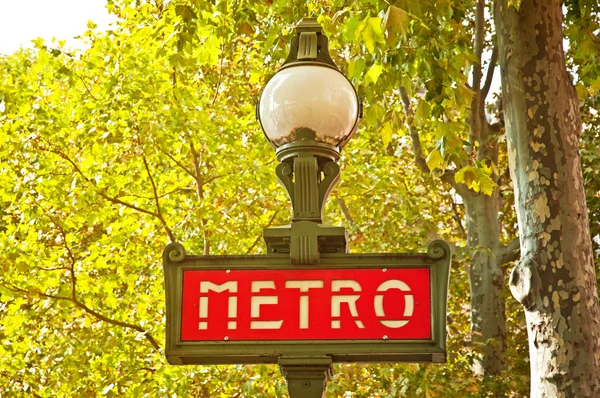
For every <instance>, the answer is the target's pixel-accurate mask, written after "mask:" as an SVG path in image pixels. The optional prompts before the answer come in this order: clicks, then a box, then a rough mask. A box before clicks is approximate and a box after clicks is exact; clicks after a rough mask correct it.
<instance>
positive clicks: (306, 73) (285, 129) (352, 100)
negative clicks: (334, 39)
mask: <svg viewBox="0 0 600 398" xmlns="http://www.w3.org/2000/svg"><path fill="white" fill-rule="evenodd" d="M259 119H260V123H261V126H262V128H263V130H264V132H265V134H266V136H267V137H268V138H269V139H270V140H271V142H273V144H275V146H277V147H279V146H281V145H284V144H288V143H290V142H293V141H294V140H295V138H296V132H297V131H298V130H299V129H301V128H309V129H311V130H312V131H314V132H315V135H316V140H317V141H319V142H323V143H326V144H330V145H333V146H340V144H341V145H343V144H345V142H346V141H347V139H348V138H349V137H350V135H351V134H353V133H354V131H355V130H356V127H357V124H358V119H359V99H358V95H357V94H356V91H355V90H354V87H353V86H352V84H351V83H350V82H349V81H348V79H346V77H345V76H344V75H343V74H342V73H341V72H339V71H338V70H336V69H334V68H330V67H326V66H319V65H294V66H290V67H287V68H284V69H282V70H280V71H279V72H278V73H277V74H275V76H273V77H272V78H271V80H269V82H268V83H267V85H266V86H265V88H264V90H263V92H262V95H261V97H260V104H259Z"/></svg>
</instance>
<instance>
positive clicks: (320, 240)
mask: <svg viewBox="0 0 600 398" xmlns="http://www.w3.org/2000/svg"><path fill="white" fill-rule="evenodd" d="M277 157H278V158H279V160H280V161H281V164H279V165H278V166H277V168H276V170H275V173H276V175H277V178H278V179H279V181H280V182H281V184H282V185H283V186H284V187H285V189H286V191H287V193H288V195H289V197H290V199H291V201H292V208H293V217H292V224H291V225H287V226H283V227H274V228H266V229H265V230H264V232H263V237H264V239H265V242H266V243H267V248H268V251H269V253H290V261H291V263H292V264H304V265H309V264H318V263H319V257H320V253H345V252H346V241H347V238H346V231H345V229H344V228H343V227H335V226H329V225H323V224H322V222H323V221H322V217H323V208H324V207H325V202H326V201H327V197H328V196H329V193H330V192H331V190H332V189H333V187H334V185H335V184H336V182H337V181H339V179H340V167H339V166H338V165H337V163H336V161H337V160H338V159H339V150H338V149H337V148H336V147H334V146H332V145H328V144H324V143H321V142H317V141H315V133H314V131H312V130H310V129H307V128H303V129H300V130H299V131H298V132H297V133H296V141H294V142H292V143H290V144H286V145H283V146H281V147H280V148H278V149H277Z"/></svg>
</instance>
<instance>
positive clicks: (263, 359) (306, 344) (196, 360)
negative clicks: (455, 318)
mask: <svg viewBox="0 0 600 398" xmlns="http://www.w3.org/2000/svg"><path fill="white" fill-rule="evenodd" d="M451 257H452V255H451V250H450V247H449V245H448V244H447V243H446V242H444V241H442V240H435V241H433V242H431V243H430V244H429V245H428V247H427V252H426V253H393V254H350V253H335V254H333V253H332V254H326V253H323V254H321V263H320V264H319V265H310V266H308V265H291V264H290V257H289V255H288V254H268V255H249V256H248V255H246V256H243V255H240V256H192V255H187V254H186V252H185V249H184V248H183V246H182V245H181V244H179V243H171V244H169V245H167V247H166V248H165V250H164V251H163V266H164V273H165V295H166V323H167V328H166V347H165V355H166V357H167V361H168V362H169V363H170V364H172V365H224V364H267V363H272V364H275V363H278V360H279V358H280V357H299V356H301V357H307V356H308V357H323V356H329V357H331V358H332V360H333V362H336V363H339V362H435V363H443V362H446V304H447V298H448V283H449V278H450V264H451ZM320 268H334V269H356V268H377V269H381V268H390V269H391V268H428V269H429V272H430V294H431V338H430V339H414V340H408V339H402V340H400V339H393V340H392V339H390V340H385V339H372V340H371V339H369V340H367V339H364V340H363V339H361V340H250V341H240V340H229V341H183V340H182V339H181V324H182V322H181V320H182V319H181V318H182V304H183V272H184V271H186V270H228V269H230V270H240V269H243V270H256V271H260V270H261V269H262V270H266V269H269V270H270V269H278V270H290V269H294V270H302V269H307V270H318V269H320Z"/></svg>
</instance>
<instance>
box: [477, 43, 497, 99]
mask: <svg viewBox="0 0 600 398" xmlns="http://www.w3.org/2000/svg"><path fill="white" fill-rule="evenodd" d="M497 63H498V47H497V46H494V49H493V50H492V56H491V57H490V63H489V65H488V69H487V73H486V76H485V82H484V83H483V88H482V89H481V98H482V99H483V101H484V102H485V99H486V98H487V96H488V94H489V92H490V87H491V86H492V80H493V79H494V71H495V70H496V64H497Z"/></svg>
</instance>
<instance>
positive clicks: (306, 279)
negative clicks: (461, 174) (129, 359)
mask: <svg viewBox="0 0 600 398" xmlns="http://www.w3.org/2000/svg"><path fill="white" fill-rule="evenodd" d="M256 111H257V115H258V118H259V120H260V124H261V126H262V129H263V131H264V133H265V136H266V137H267V139H268V140H269V141H270V142H271V144H272V145H273V147H274V148H275V152H276V155H277V158H278V160H279V161H280V164H279V165H278V166H277V169H276V174H277V177H278V178H279V181H280V182H281V183H282V184H283V186H284V187H285V189H286V190H287V192H288V194H289V196H290V198H291V201H292V207H293V217H292V222H291V224H290V225H285V226H280V227H273V228H266V229H265V230H264V233H263V235H264V239H265V241H266V243H267V248H268V252H269V254H268V255H250V256H248V255H246V256H235V255H234V256H194V255H187V254H186V252H185V250H184V248H183V246H182V245H181V244H179V243H171V244H169V245H168V246H167V247H166V248H165V251H164V253H163V264H164V269H165V291H166V293H165V294H166V303H167V311H166V321H167V333H166V348H165V355H166V357H167V360H168V361H169V363H171V364H178V365H185V364H190V365H191V364H205V365H206V364H259V363H278V364H279V366H280V368H281V371H282V373H283V375H284V376H285V378H286V380H287V384H288V391H289V394H290V397H291V398H323V397H324V396H325V389H326V385H327V382H328V380H329V379H330V378H331V376H332V370H333V369H332V364H333V363H334V362H336V363H339V362H397V361H404V362H444V361H445V360H446V323H445V320H446V301H447V292H448V278H449V272H450V261H451V252H450V247H449V246H448V244H446V243H445V242H443V241H434V242H432V243H431V244H430V245H429V246H428V248H427V253H385V254H378V253H371V254H352V253H347V244H346V231H345V229H344V228H343V227H336V226H330V225H324V224H323V219H322V218H323V207H324V205H325V202H326V200H327V196H328V195H329V193H330V192H331V190H332V188H333V186H334V185H335V183H336V182H337V181H338V180H339V178H340V168H339V166H338V164H337V161H338V160H339V158H340V151H341V150H342V149H343V148H344V146H345V145H346V143H347V142H348V141H349V140H350V138H351V137H352V134H353V133H354V132H355V131H356V129H357V125H358V120H359V119H360V117H361V103H360V99H359V97H358V95H357V93H356V90H355V89H354V87H353V86H352V84H351V83H350V81H348V79H347V78H346V77H345V76H344V75H343V74H342V73H341V72H340V71H339V69H338V68H337V67H336V66H335V64H334V62H333V61H332V59H331V57H330V56H329V52H328V42H327V37H325V36H324V35H323V31H322V29H321V26H320V25H319V24H318V23H317V22H316V20H315V19H313V18H307V19H304V20H303V21H302V22H300V23H299V25H298V27H297V29H296V35H295V36H294V37H293V39H292V43H291V50H290V54H289V56H288V58H287V60H286V61H285V63H284V64H283V66H282V67H281V69H280V70H279V71H278V72H277V73H276V74H275V75H274V76H273V77H272V78H271V80H270V81H269V82H268V83H267V85H266V86H265V88H264V91H263V93H262V95H261V98H260V101H259V103H258V105H257V109H256ZM265 290H266V292H265ZM342 290H343V291H342ZM350 290H351V291H352V292H350ZM265 294H268V295H265ZM309 296H312V297H309ZM384 299H385V301H387V303H388V305H387V307H386V306H385V305H384ZM311 303H312V304H311ZM342 303H346V305H347V308H348V310H347V311H341V310H340V307H341V304H342ZM262 307H266V308H267V309H265V311H262V312H261V308H262ZM352 308H354V309H352ZM386 311H387V312H386Z"/></svg>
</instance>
